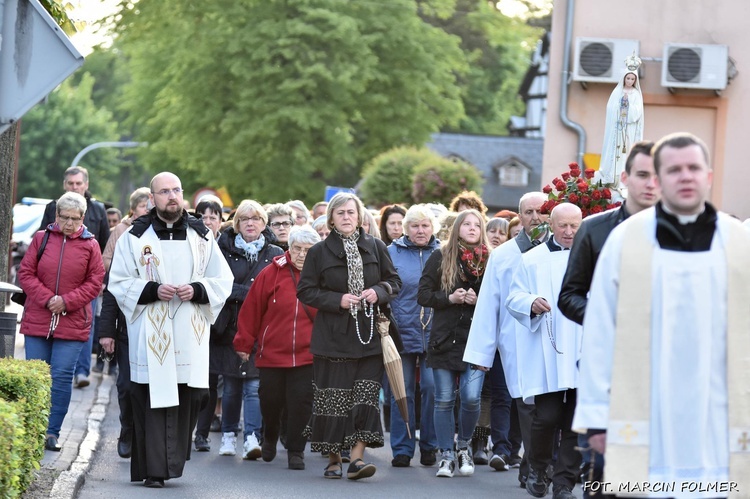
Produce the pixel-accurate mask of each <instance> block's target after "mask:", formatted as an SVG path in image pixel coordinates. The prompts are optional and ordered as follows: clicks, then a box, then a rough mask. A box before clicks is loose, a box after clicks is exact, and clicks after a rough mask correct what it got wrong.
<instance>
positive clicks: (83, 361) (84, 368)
mask: <svg viewBox="0 0 750 499" xmlns="http://www.w3.org/2000/svg"><path fill="white" fill-rule="evenodd" d="M98 299H99V298H94V301H92V302H91V329H90V330H89V339H88V340H86V341H85V342H84V347H83V348H82V349H81V352H80V353H79V354H78V360H77V362H76V367H75V372H74V373H73V374H75V375H76V376H78V375H81V374H83V375H85V376H88V375H89V374H91V352H92V350H93V348H94V336H95V335H94V332H95V331H96V301H97V300H98Z"/></svg>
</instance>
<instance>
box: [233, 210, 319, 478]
mask: <svg viewBox="0 0 750 499" xmlns="http://www.w3.org/2000/svg"><path fill="white" fill-rule="evenodd" d="M318 241H320V236H319V235H318V233H317V232H315V230H314V229H312V228H311V227H310V226H309V225H302V226H296V227H293V228H292V231H291V232H290V233H289V250H287V251H286V252H285V253H284V254H283V255H279V256H277V257H275V258H274V259H273V264H271V265H269V266H268V267H266V268H265V269H263V270H262V271H261V273H260V274H258V277H257V278H256V279H255V283H254V284H253V285H252V286H251V287H250V291H249V293H248V294H247V298H246V299H245V301H244V302H243V303H242V308H241V309H240V314H239V316H238V318H237V334H236V335H235V337H234V349H235V350H236V351H237V354H238V355H239V356H240V357H241V358H242V360H243V361H246V360H247V359H248V358H249V357H250V355H252V354H253V352H254V354H255V365H256V367H258V370H259V371H260V387H259V389H258V396H259V397H260V411H261V413H262V415H263V423H264V426H265V428H264V433H263V445H262V448H261V457H262V458H263V460H264V461H271V460H273V458H274V457H276V442H277V441H278V439H279V429H280V428H279V427H280V419H281V417H282V413H284V409H286V413H285V414H286V423H287V425H286V429H287V441H286V444H287V450H288V456H287V457H288V465H289V469H292V470H304V469H305V461H304V451H305V444H306V441H307V439H306V438H305V437H304V436H303V435H302V432H303V430H304V429H305V425H306V424H307V422H308V420H309V419H310V415H311V413H312V399H313V389H312V379H313V366H312V362H313V357H312V354H311V353H310V336H311V335H312V326H313V321H314V319H315V314H316V313H317V311H316V310H315V309H314V308H311V307H308V306H307V305H304V304H303V303H302V302H300V301H299V300H298V299H297V283H298V282H299V276H300V271H301V270H302V266H303V265H304V263H305V258H306V257H307V251H308V250H309V249H310V248H311V247H312V246H313V245H314V244H315V243H317V242H318ZM256 342H257V347H256V346H255V345H256Z"/></svg>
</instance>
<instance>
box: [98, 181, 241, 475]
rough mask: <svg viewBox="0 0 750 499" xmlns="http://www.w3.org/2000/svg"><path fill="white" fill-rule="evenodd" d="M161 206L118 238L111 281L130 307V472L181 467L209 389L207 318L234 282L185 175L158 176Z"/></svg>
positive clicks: (154, 185)
mask: <svg viewBox="0 0 750 499" xmlns="http://www.w3.org/2000/svg"><path fill="white" fill-rule="evenodd" d="M150 188H151V198H152V201H153V204H154V209H153V210H151V212H150V213H149V214H148V215H147V216H143V217H141V218H139V219H137V220H135V221H134V222H133V225H132V226H131V228H130V230H129V231H128V232H127V233H126V234H123V235H122V237H120V239H118V241H117V245H116V248H115V255H114V258H113V259H112V266H111V268H110V276H109V291H110V292H111V293H112V295H113V296H114V297H115V298H116V299H117V304H118V306H119V307H120V309H121V310H122V312H123V314H124V315H125V319H126V321H127V329H128V342H129V347H130V369H131V370H130V376H131V381H132V383H131V392H130V393H131V400H132V404H133V426H134V428H133V429H134V435H133V448H132V457H131V465H130V478H131V480H132V481H140V480H145V482H144V485H146V486H147V487H163V486H164V481H165V480H168V479H170V478H177V477H180V476H182V471H183V468H184V466H185V461H186V460H187V459H188V458H189V457H190V440H191V435H192V433H193V430H194V428H195V425H196V421H197V418H198V413H199V411H200V408H201V405H202V404H203V403H205V399H206V398H207V395H208V367H209V366H208V364H209V327H210V324H212V323H213V322H214V321H215V320H216V318H217V316H218V315H219V312H220V311H221V309H222V307H223V306H224V302H225V301H226V299H227V297H228V296H229V295H230V293H231V291H232V281H233V276H232V272H231V270H230V269H229V266H228V265H227V262H226V260H225V259H224V257H223V255H222V254H221V251H219V248H218V246H217V244H216V241H215V240H214V238H213V237H212V234H211V232H210V231H209V229H208V228H206V226H205V225H204V224H203V222H201V221H200V220H199V219H197V218H195V217H193V216H191V215H190V214H188V213H187V212H186V211H185V210H184V208H183V203H182V201H183V198H182V185H181V183H180V179H179V178H178V177H177V176H176V175H174V174H172V173H169V172H163V173H160V174H158V175H156V176H155V177H154V178H153V180H152V181H151V186H150Z"/></svg>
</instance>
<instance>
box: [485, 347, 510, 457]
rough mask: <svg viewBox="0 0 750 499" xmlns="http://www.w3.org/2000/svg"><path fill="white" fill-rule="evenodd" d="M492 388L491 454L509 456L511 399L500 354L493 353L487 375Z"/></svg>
mask: <svg viewBox="0 0 750 499" xmlns="http://www.w3.org/2000/svg"><path fill="white" fill-rule="evenodd" d="M487 375H488V376H489V377H490V385H491V386H492V403H491V405H490V431H491V435H492V453H493V454H497V455H498V456H499V455H501V454H505V455H506V456H510V455H511V448H510V439H509V434H510V405H511V401H512V399H511V398H510V392H509V391H508V384H507V383H506V382H505V371H503V363H502V361H501V360H500V354H499V353H498V352H497V351H496V352H495V360H494V361H493V363H492V369H490V372H489V373H487Z"/></svg>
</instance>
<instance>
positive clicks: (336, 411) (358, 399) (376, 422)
mask: <svg viewBox="0 0 750 499" xmlns="http://www.w3.org/2000/svg"><path fill="white" fill-rule="evenodd" d="M383 372H384V369H383V358H382V356H380V355H373V356H370V357H363V358H361V359H333V358H329V357H320V356H315V357H313V388H314V391H315V393H314V395H313V409H312V416H311V418H310V423H309V425H308V426H307V428H305V435H306V436H307V437H309V438H310V449H311V450H312V451H313V452H321V451H327V452H332V453H335V454H338V453H340V452H341V450H342V449H350V448H351V447H352V446H354V444H356V443H357V442H364V443H365V444H367V447H373V448H374V447H382V446H383V428H382V426H381V424H380V408H379V406H378V400H379V397H380V382H381V380H382V379H383Z"/></svg>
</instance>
